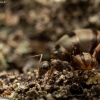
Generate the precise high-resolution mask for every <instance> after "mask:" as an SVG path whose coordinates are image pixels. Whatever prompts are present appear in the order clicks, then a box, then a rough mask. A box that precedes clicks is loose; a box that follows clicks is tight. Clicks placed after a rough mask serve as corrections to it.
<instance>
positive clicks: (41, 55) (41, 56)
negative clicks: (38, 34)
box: [25, 54, 43, 64]
mask: <svg viewBox="0 0 100 100" xmlns="http://www.w3.org/2000/svg"><path fill="white" fill-rule="evenodd" d="M39 56H40V60H39V64H40V63H41V61H42V58H43V54H38V55H34V56H28V57H26V58H34V57H39ZM26 58H25V59H26Z"/></svg>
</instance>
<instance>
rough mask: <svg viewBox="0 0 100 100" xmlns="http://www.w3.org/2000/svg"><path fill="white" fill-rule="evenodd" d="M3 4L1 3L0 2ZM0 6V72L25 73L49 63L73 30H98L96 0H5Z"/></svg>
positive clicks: (99, 5) (99, 0)
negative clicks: (42, 61)
mask: <svg viewBox="0 0 100 100" xmlns="http://www.w3.org/2000/svg"><path fill="white" fill-rule="evenodd" d="M2 1H3V0H2ZM5 1H6V3H0V70H1V71H2V70H7V71H19V72H23V71H24V72H25V71H27V70H30V69H34V68H37V67H36V66H37V65H38V62H39V57H35V58H26V59H25V57H28V56H30V55H36V54H37V55H38V54H43V59H42V60H49V59H50V55H51V54H52V52H53V49H54V45H55V42H56V41H57V40H58V39H59V38H60V37H61V36H62V35H64V34H70V32H71V31H73V30H75V29H82V28H91V29H96V30H99V29H100V0H5Z"/></svg>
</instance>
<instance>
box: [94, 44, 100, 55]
mask: <svg viewBox="0 0 100 100" xmlns="http://www.w3.org/2000/svg"><path fill="white" fill-rule="evenodd" d="M99 51H100V43H99V44H98V45H97V47H96V48H95V49H94V52H93V57H96V55H97V53H98V52H99Z"/></svg>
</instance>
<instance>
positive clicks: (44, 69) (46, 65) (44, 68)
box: [39, 61, 50, 76]
mask: <svg viewBox="0 0 100 100" xmlns="http://www.w3.org/2000/svg"><path fill="white" fill-rule="evenodd" d="M49 68H50V64H49V62H48V61H43V62H42V63H41V66H40V68H39V76H41V75H43V74H45V73H46V72H47V71H48V70H49Z"/></svg>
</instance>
